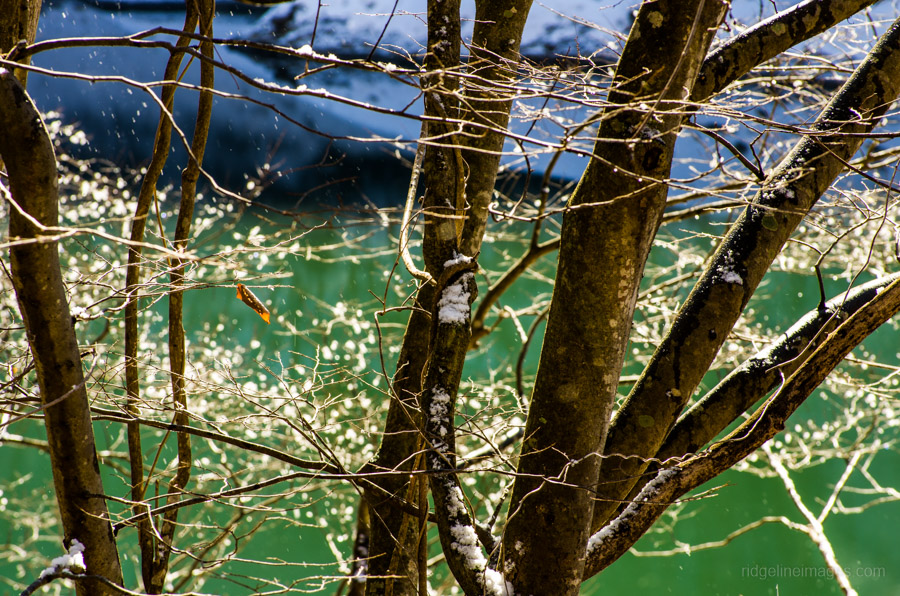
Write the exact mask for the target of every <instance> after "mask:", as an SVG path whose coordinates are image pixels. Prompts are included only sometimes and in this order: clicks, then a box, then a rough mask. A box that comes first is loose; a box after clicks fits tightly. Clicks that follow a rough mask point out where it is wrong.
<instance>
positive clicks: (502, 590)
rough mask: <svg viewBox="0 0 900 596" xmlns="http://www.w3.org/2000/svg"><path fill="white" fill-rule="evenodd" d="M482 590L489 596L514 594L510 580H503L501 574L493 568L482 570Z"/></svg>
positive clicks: (510, 595) (509, 595)
mask: <svg viewBox="0 0 900 596" xmlns="http://www.w3.org/2000/svg"><path fill="white" fill-rule="evenodd" d="M484 591H485V593H486V594H491V596H512V595H513V594H515V590H514V589H513V585H512V582H508V581H504V580H503V575H501V573H500V572H499V571H496V570H494V569H485V570H484Z"/></svg>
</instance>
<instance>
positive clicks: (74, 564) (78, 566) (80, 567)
mask: <svg viewBox="0 0 900 596" xmlns="http://www.w3.org/2000/svg"><path fill="white" fill-rule="evenodd" d="M83 552H84V545H83V544H81V542H79V541H78V540H77V539H75V538H73V539H72V546H70V547H69V552H67V553H66V554H64V555H61V556H59V557H56V558H55V559H53V560H52V561H50V566H49V567H47V568H46V569H44V570H43V571H41V575H40V577H41V578H44V577H47V576H48V575H51V574H53V573H58V572H60V571H62V570H64V569H68V570H71V571H75V572H78V573H84V571H85V570H86V567H85V566H84V557H83V556H82V554H81V553H83Z"/></svg>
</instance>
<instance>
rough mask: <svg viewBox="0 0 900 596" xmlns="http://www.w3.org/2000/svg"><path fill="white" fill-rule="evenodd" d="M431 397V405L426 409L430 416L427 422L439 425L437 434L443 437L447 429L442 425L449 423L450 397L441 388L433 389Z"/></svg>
mask: <svg viewBox="0 0 900 596" xmlns="http://www.w3.org/2000/svg"><path fill="white" fill-rule="evenodd" d="M431 395H432V398H431V405H430V406H429V407H428V413H429V414H430V415H431V418H430V419H429V420H430V422H431V423H432V424H434V425H440V426H438V434H439V435H440V436H441V437H445V436H447V427H446V426H444V424H446V423H447V422H449V417H450V395H449V394H448V393H447V392H446V391H444V389H443V388H441V387H435V388H434V389H433V390H432V392H431Z"/></svg>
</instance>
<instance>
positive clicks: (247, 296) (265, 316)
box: [237, 284, 269, 325]
mask: <svg viewBox="0 0 900 596" xmlns="http://www.w3.org/2000/svg"><path fill="white" fill-rule="evenodd" d="M237 297H238V298H240V299H241V302H243V303H244V304H246V305H247V306H249V307H250V308H252V309H253V310H255V311H256V314H258V315H259V316H260V317H262V320H263V321H265V322H266V325H268V324H269V309H268V308H266V307H265V305H264V304H263V303H262V302H260V300H259V298H257V297H256V296H254V295H253V292H251V291H250V290H249V289H248V288H247V286H245V285H244V284H238V285H237Z"/></svg>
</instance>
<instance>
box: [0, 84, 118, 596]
mask: <svg viewBox="0 0 900 596" xmlns="http://www.w3.org/2000/svg"><path fill="white" fill-rule="evenodd" d="M0 131H2V134H0V156H2V158H3V160H4V161H5V162H6V167H7V175H8V176H9V191H10V195H11V196H10V197H9V198H10V199H11V202H12V205H11V208H10V221H9V236H10V241H11V242H12V243H13V246H12V248H10V261H11V275H12V281H13V285H14V287H15V290H16V297H17V298H18V301H19V309H20V312H21V313H22V316H23V318H24V322H25V328H26V332H27V334H28V342H29V344H30V345H31V352H32V355H33V357H34V363H35V370H36V371H37V378H38V385H39V387H40V390H41V405H42V410H43V413H44V417H45V427H46V429H47V441H48V446H49V451H50V465H51V467H52V470H53V483H54V487H55V489H56V500H57V503H58V504H59V511H60V517H61V520H62V527H63V531H64V533H65V536H64V541H63V542H64V546H65V547H66V549H68V548H69V547H70V546H71V545H72V542H73V541H74V540H77V541H79V542H80V543H81V544H83V545H84V546H85V551H84V561H85V566H86V569H87V574H88V575H94V576H101V577H104V578H107V579H108V580H110V581H111V582H114V583H116V584H119V585H121V584H122V570H121V568H120V566H119V555H118V551H117V549H116V542H115V539H114V537H113V533H112V527H111V526H110V522H109V512H108V510H107V507H106V500H105V497H104V491H103V483H102V481H101V478H100V470H99V466H98V463H97V451H96V448H95V445H94V430H93V426H92V425H91V410H90V404H89V403H88V397H87V388H86V387H85V377H84V371H83V370H82V362H81V353H80V352H79V349H78V342H77V340H76V338H75V328H74V325H73V322H72V315H71V313H70V311H69V303H68V299H67V297H66V292H65V286H64V285H63V279H62V272H61V270H60V262H59V242H58V239H57V238H58V236H57V235H58V234H59V232H60V230H59V229H58V228H57V226H58V223H59V222H58V219H59V211H58V208H59V206H58V202H59V197H58V192H57V172H56V157H55V155H54V153H53V145H52V143H51V141H50V136H49V134H48V133H47V130H46V128H44V123H43V121H42V120H41V117H40V115H39V114H38V112H37V109H36V108H35V106H34V104H33V103H32V101H31V98H30V97H28V95H27V94H26V93H25V90H24V88H23V87H22V85H21V84H20V83H19V81H18V80H17V79H16V77H14V75H13V74H12V73H11V72H10V71H8V70H6V69H4V68H0ZM76 590H77V593H78V594H79V595H83V596H88V595H94V594H104V595H105V594H117V593H118V591H116V590H113V589H111V588H110V587H109V586H108V585H106V584H104V583H101V582H98V581H96V580H88V579H86V580H79V581H78V582H77V586H76Z"/></svg>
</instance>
